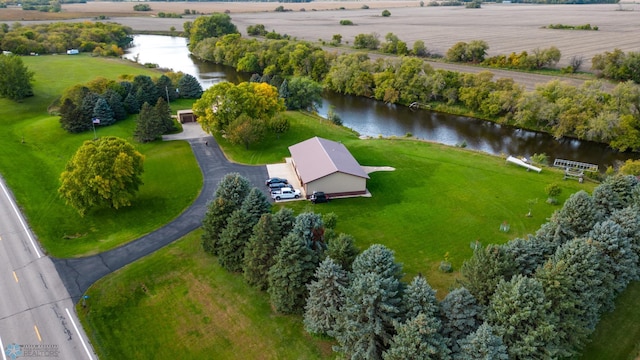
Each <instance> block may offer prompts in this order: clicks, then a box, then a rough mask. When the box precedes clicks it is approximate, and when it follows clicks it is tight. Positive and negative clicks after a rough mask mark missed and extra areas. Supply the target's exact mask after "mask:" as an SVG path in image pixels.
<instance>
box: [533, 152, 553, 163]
mask: <svg viewBox="0 0 640 360" xmlns="http://www.w3.org/2000/svg"><path fill="white" fill-rule="evenodd" d="M531 162H533V163H534V164H540V165H549V156H547V154H545V153H542V154H533V155H532V156H531Z"/></svg>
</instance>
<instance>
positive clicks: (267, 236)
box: [243, 213, 282, 290]
mask: <svg viewBox="0 0 640 360" xmlns="http://www.w3.org/2000/svg"><path fill="white" fill-rule="evenodd" d="M274 218H275V217H274V216H273V215H271V214H269V213H265V214H262V217H260V220H259V221H258V223H257V224H256V225H255V226H254V227H253V234H252V235H251V237H250V238H249V242H248V243H247V246H246V247H245V250H244V260H243V261H244V267H243V270H244V279H245V280H246V281H247V283H249V285H253V286H255V287H257V288H258V289H260V290H267V288H268V287H269V279H268V277H267V276H265V274H268V273H269V269H271V267H272V266H273V264H275V256H276V254H277V252H278V246H279V245H280V240H281V239H282V238H281V237H279V236H278V233H277V226H276V224H275V220H274Z"/></svg>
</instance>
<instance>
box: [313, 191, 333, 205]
mask: <svg viewBox="0 0 640 360" xmlns="http://www.w3.org/2000/svg"><path fill="white" fill-rule="evenodd" d="M309 200H311V202H312V203H314V204H317V203H325V202H328V201H329V197H328V196H327V194H325V193H324V192H322V191H314V192H313V194H311V196H310V197H309Z"/></svg>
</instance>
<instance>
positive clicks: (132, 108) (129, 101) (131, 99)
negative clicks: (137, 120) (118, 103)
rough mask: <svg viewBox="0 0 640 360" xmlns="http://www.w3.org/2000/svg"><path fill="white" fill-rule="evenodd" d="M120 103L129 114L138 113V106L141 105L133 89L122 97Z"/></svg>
mask: <svg viewBox="0 0 640 360" xmlns="http://www.w3.org/2000/svg"><path fill="white" fill-rule="evenodd" d="M122 105H124V109H125V111H126V112H127V113H129V114H137V113H139V112H140V107H141V106H142V104H140V103H139V102H138V99H136V96H135V94H134V93H133V91H131V92H129V93H128V94H127V96H126V97H125V98H124V101H123V103H122Z"/></svg>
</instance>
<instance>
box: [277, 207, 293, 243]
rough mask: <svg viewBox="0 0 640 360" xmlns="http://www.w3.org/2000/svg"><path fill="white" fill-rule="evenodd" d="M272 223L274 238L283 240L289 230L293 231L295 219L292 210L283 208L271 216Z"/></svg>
mask: <svg viewBox="0 0 640 360" xmlns="http://www.w3.org/2000/svg"><path fill="white" fill-rule="evenodd" d="M273 222H274V224H275V229H276V237H277V238H278V239H283V238H284V237H285V236H287V235H289V233H290V232H291V229H293V224H295V222H296V217H295V215H294V214H293V210H291V209H289V208H285V207H283V208H280V210H278V212H277V213H275V214H274V215H273ZM278 241H279V240H278Z"/></svg>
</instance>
